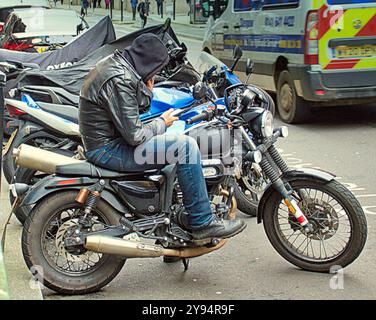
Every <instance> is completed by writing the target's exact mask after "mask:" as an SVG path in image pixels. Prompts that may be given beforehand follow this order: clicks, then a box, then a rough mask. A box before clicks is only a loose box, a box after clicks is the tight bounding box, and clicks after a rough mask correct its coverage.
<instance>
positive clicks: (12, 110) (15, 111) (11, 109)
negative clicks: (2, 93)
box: [5, 104, 26, 117]
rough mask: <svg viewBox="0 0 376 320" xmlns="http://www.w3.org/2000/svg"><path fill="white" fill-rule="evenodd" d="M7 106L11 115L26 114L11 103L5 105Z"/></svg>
mask: <svg viewBox="0 0 376 320" xmlns="http://www.w3.org/2000/svg"><path fill="white" fill-rule="evenodd" d="M5 107H6V108H7V110H8V112H9V115H10V116H11V117H18V116H22V115H24V114H26V112H25V111H22V110H20V109H17V108H16V107H14V106H11V105H9V104H7V105H5Z"/></svg>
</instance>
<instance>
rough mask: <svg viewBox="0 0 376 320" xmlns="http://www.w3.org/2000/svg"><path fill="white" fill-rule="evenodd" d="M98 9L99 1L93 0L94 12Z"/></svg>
mask: <svg viewBox="0 0 376 320" xmlns="http://www.w3.org/2000/svg"><path fill="white" fill-rule="evenodd" d="M96 7H97V0H93V12H94V10H95V8H96Z"/></svg>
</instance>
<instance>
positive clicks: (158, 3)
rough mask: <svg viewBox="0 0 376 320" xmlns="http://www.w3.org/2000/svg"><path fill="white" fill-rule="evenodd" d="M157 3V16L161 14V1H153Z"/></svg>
mask: <svg viewBox="0 0 376 320" xmlns="http://www.w3.org/2000/svg"><path fill="white" fill-rule="evenodd" d="M155 1H156V2H157V10H158V15H161V14H162V0H155Z"/></svg>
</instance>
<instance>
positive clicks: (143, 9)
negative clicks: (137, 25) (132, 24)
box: [137, 0, 148, 28]
mask: <svg viewBox="0 0 376 320" xmlns="http://www.w3.org/2000/svg"><path fill="white" fill-rule="evenodd" d="M137 11H138V13H139V14H140V18H141V28H145V26H146V23H147V21H148V16H147V8H146V3H145V1H144V0H141V2H140V3H139V4H138V6H137Z"/></svg>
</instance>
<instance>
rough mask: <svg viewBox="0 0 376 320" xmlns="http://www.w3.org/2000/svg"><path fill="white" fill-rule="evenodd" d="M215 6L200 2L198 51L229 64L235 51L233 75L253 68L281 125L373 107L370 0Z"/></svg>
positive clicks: (375, 34) (245, 0)
mask: <svg viewBox="0 0 376 320" xmlns="http://www.w3.org/2000/svg"><path fill="white" fill-rule="evenodd" d="M218 1H219V0H201V2H202V3H204V4H205V3H206V5H207V7H208V8H209V12H208V14H209V15H211V17H210V18H209V21H208V29H207V32H206V35H205V39H204V44H203V50H204V51H207V52H208V53H211V54H213V55H214V56H216V57H218V58H219V59H220V60H222V61H223V62H224V63H226V64H231V62H232V61H231V60H232V58H231V57H232V50H233V48H234V46H235V45H239V46H240V47H241V48H242V49H243V51H244V55H243V59H244V60H243V63H239V64H238V71H240V72H242V71H244V70H245V59H246V58H251V59H252V60H253V61H254V62H255V68H254V75H253V76H252V78H251V82H252V83H255V84H257V85H260V86H261V87H262V88H264V89H266V90H269V91H274V92H276V93H277V94H276V96H277V106H278V111H279V114H280V116H281V118H282V120H283V121H285V122H287V123H299V122H303V121H304V120H305V119H306V118H307V117H308V116H309V113H310V107H311V106H317V105H323V104H324V105H343V104H355V103H362V102H375V101H376V0H221V4H222V8H223V9H222V10H221V11H220V12H219V14H218V10H220V9H221V8H220V7H219V6H218V7H217V10H216V11H215V10H214V11H213V6H214V7H215V4H216V3H218ZM208 5H209V6H208ZM214 12H215V14H214ZM213 16H214V17H215V18H214V17H213ZM240 76H241V75H240Z"/></svg>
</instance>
